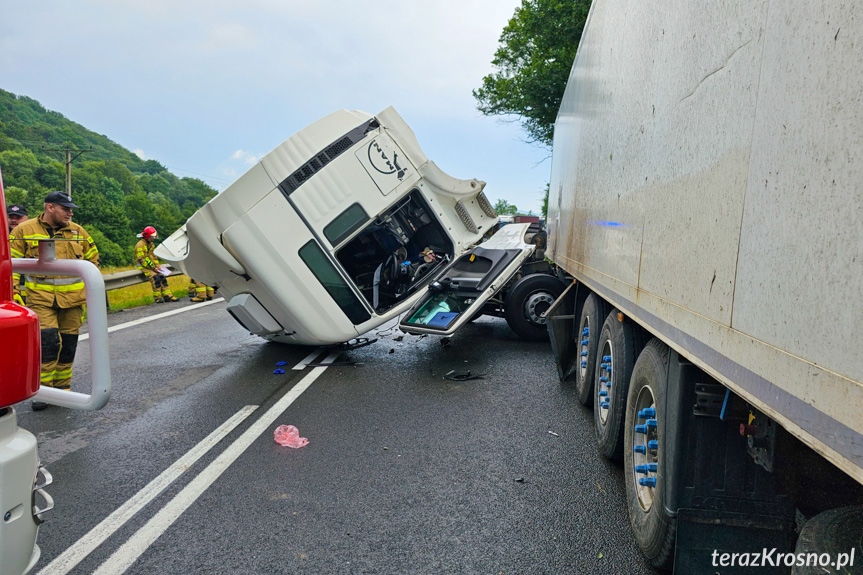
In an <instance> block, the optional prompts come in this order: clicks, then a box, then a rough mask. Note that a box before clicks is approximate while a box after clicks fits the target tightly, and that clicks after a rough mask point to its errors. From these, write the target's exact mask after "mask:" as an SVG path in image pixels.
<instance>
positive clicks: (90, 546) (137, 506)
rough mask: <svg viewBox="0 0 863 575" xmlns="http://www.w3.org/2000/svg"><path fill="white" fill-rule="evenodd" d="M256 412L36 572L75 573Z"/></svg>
mask: <svg viewBox="0 0 863 575" xmlns="http://www.w3.org/2000/svg"><path fill="white" fill-rule="evenodd" d="M257 408H258V406H257V405H247V406H245V407H244V408H243V409H241V410H240V411H238V412H237V413H236V414H234V415H233V416H232V417H231V418H230V419H228V420H227V421H226V422H225V423H223V424H222V425H220V426H219V427H218V428H217V429H216V430H215V431H213V432H212V433H211V434H210V435H208V436H207V437H205V438H204V439H203V440H201V442H200V443H198V445H196V446H195V447H193V448H192V449H190V450H189V451H188V452H187V453H186V454H185V455H183V457H181V458H180V459H178V460H177V461H176V462H175V463H174V464H173V465H171V466H170V467H169V468H168V469H166V470H165V471H163V472H162V473H161V474H160V475H159V476H158V477H156V478H155V479H154V480H153V481H151V482H150V483H148V484H147V485H146V486H145V487H144V488H143V489H141V490H140V491H139V492H138V493H136V494H135V495H134V496H132V498H131V499H129V500H128V501H126V503H124V504H123V505H122V506H120V507H119V508H118V509H117V510H116V511H114V512H113V513H111V515H109V516H108V517H106V518H105V519H104V520H103V521H102V522H101V523H99V524H98V525H96V526H95V527H94V528H93V529H91V530H90V532H89V533H87V534H86V535H84V536H83V537H82V538H81V539H79V540H78V541H77V542H75V543H74V544H73V545H72V546H70V547H69V548H68V549H66V550H65V551H64V552H63V553H61V554H60V555H59V556H58V557H57V558H56V559H54V560H53V561H51V563H49V564H48V565H46V566H45V568H44V569H42V570H41V571H39V575H43V574H45V575H65V573H68V572H69V571H71V570H72V569H74V568H75V566H76V565H78V563H80V562H81V561H83V560H84V558H85V557H86V556H87V555H89V554H90V553H92V552H93V550H94V549H96V548H97V547H98V546H99V545H101V544H102V542H103V541H105V540H106V539H107V538H108V537H110V536H111V535H113V534H114V533H115V532H116V531H117V530H118V529H120V527H122V526H123V525H124V524H125V523H126V522H127V521H129V519H131V518H132V516H133V515H135V514H136V513H137V512H138V511H140V510H141V509H142V508H143V507H144V506H145V505H147V504H148V503H149V502H150V501H152V500H153V499H154V498H155V497H156V496H157V495H159V494H160V493H161V492H162V491H164V490H165V488H167V487H168V486H169V485H170V484H171V483H173V482H174V480H176V479H177V478H178V477H180V476H181V475H182V474H183V473H185V472H186V471H188V469H189V468H190V467H191V466H192V464H194V463H195V462H196V461H198V459H200V458H201V457H202V456H203V455H204V454H205V453H207V452H208V451H209V450H210V449H212V448H213V447H214V446H215V445H216V444H217V443H219V441H221V440H222V438H224V437H225V436H226V435H228V434H229V433H230V432H231V431H233V430H234V428H236V427H237V426H238V425H239V424H240V423H242V422H243V421H244V420H245V419H246V418H247V417H249V416H250V415H251V414H252V412H253V411H255V410H256V409H257Z"/></svg>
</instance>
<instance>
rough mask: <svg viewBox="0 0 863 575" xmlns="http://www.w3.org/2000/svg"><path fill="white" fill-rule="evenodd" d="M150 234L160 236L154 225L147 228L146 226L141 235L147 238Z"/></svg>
mask: <svg viewBox="0 0 863 575" xmlns="http://www.w3.org/2000/svg"><path fill="white" fill-rule="evenodd" d="M150 236H155V237H158V234H157V232H156V228H154V227H153V226H147V227H146V228H144V231H143V232H141V237H142V238H144V239H147V238H149V237H150Z"/></svg>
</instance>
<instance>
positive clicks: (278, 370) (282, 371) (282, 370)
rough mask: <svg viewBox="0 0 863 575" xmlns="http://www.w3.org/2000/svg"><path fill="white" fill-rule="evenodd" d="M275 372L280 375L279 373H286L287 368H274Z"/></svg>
mask: <svg viewBox="0 0 863 575" xmlns="http://www.w3.org/2000/svg"><path fill="white" fill-rule="evenodd" d="M273 373H275V374H276V375H278V374H280V373H285V370H284V369H274V370H273Z"/></svg>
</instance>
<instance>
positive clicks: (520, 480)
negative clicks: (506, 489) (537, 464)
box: [515, 477, 524, 483]
mask: <svg viewBox="0 0 863 575" xmlns="http://www.w3.org/2000/svg"><path fill="white" fill-rule="evenodd" d="M515 480H516V481H517V482H518V483H524V477H516V478H515Z"/></svg>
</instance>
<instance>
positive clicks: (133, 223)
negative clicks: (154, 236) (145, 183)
mask: <svg viewBox="0 0 863 575" xmlns="http://www.w3.org/2000/svg"><path fill="white" fill-rule="evenodd" d="M124 203H125V204H126V215H127V216H128V218H129V227H130V228H131V230H132V231H133V232H134V233H136V234H139V233H141V231H142V230H143V229H144V228H145V227H147V226H152V225H153V224H154V223H155V221H156V209H155V206H154V205H153V204H152V203H150V199H149V198H148V197H147V194H145V193H144V192H138V193H134V194H130V195H128V196H126V199H125V200H124ZM157 229H158V228H157ZM159 233H160V235H162V236H163V237H165V236H164V233H163V232H162V231H161V230H160V231H159Z"/></svg>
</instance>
